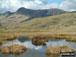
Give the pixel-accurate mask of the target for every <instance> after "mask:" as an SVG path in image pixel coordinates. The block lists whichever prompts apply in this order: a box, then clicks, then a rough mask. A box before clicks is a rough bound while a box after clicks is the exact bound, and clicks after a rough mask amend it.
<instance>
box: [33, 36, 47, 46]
mask: <svg viewBox="0 0 76 57" xmlns="http://www.w3.org/2000/svg"><path fill="white" fill-rule="evenodd" d="M46 42H48V40H46V39H45V38H44V37H34V38H33V39H32V44H34V45H36V46H40V45H43V46H45V45H46Z"/></svg>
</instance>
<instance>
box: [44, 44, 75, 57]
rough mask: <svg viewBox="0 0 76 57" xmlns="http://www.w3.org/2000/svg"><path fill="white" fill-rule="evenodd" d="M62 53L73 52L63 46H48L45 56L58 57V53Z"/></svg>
mask: <svg viewBox="0 0 76 57" xmlns="http://www.w3.org/2000/svg"><path fill="white" fill-rule="evenodd" d="M62 52H74V50H73V49H72V48H69V47H68V46H66V45H64V46H56V47H53V46H50V47H48V48H47V49H46V51H45V54H46V55H47V56H48V57H51V56H52V57H58V56H59V54H60V53H62Z"/></svg>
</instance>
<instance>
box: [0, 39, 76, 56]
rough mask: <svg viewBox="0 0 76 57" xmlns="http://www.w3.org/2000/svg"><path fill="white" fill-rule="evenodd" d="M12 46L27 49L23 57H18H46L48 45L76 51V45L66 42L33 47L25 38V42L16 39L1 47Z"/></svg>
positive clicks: (60, 41)
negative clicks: (20, 46) (21, 46)
mask: <svg viewBox="0 0 76 57" xmlns="http://www.w3.org/2000/svg"><path fill="white" fill-rule="evenodd" d="M22 39H24V38H22ZM55 40H56V39H55ZM12 44H19V45H24V46H26V47H27V48H28V50H27V52H26V53H24V54H23V55H21V56H19V57H31V56H32V57H46V55H45V53H44V52H45V50H46V48H47V47H49V46H50V45H52V46H63V45H68V46H69V47H71V48H73V49H74V50H76V43H74V42H67V41H65V40H57V41H49V42H47V43H46V44H47V45H46V46H35V45H33V44H32V41H31V40H28V39H27V38H26V39H25V42H21V41H19V40H18V39H16V40H14V41H10V42H8V43H6V44H3V46H10V45H12ZM0 57H4V55H2V54H0ZM11 57H13V56H11Z"/></svg>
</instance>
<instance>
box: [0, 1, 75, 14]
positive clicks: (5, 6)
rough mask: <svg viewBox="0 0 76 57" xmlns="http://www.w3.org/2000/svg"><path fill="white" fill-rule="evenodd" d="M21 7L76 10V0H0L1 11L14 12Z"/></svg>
mask: <svg viewBox="0 0 76 57" xmlns="http://www.w3.org/2000/svg"><path fill="white" fill-rule="evenodd" d="M20 7H25V8H28V9H35V10H37V9H51V8H60V9H63V10H67V11H75V10H76V0H0V13H3V12H6V11H11V12H14V11H16V10H17V9H18V8H20Z"/></svg>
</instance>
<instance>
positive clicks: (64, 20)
mask: <svg viewBox="0 0 76 57" xmlns="http://www.w3.org/2000/svg"><path fill="white" fill-rule="evenodd" d="M18 27H20V28H23V27H24V28H26V29H28V30H40V31H51V30H52V31H54V30H62V31H64V30H65V31H76V13H65V14H61V15H55V16H48V17H43V18H34V19H32V20H29V21H27V22H24V23H21V25H20V24H19V26H18ZM14 28H16V26H14Z"/></svg>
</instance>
